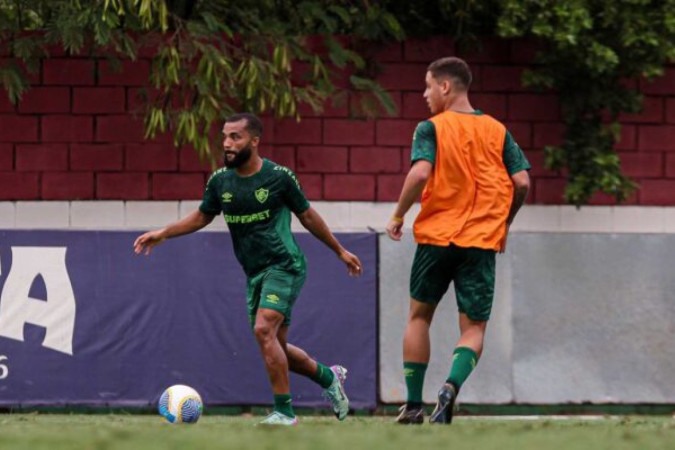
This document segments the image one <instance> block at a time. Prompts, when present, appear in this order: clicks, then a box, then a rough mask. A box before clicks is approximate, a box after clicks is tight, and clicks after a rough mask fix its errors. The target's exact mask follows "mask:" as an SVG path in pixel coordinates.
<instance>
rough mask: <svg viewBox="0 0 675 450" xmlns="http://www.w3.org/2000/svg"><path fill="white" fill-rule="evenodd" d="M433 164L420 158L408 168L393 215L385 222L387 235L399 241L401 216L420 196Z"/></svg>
mask: <svg viewBox="0 0 675 450" xmlns="http://www.w3.org/2000/svg"><path fill="white" fill-rule="evenodd" d="M433 168H434V166H433V165H432V164H431V162H429V161H427V160H424V159H420V160H417V161H415V163H414V164H413V165H412V167H411V168H410V171H409V172H408V175H407V176H406V177H405V181H404V183H403V189H402V190H401V195H400V197H399V199H398V205H397V206H396V211H394V215H393V216H392V217H391V219H389V223H388V224H387V235H388V236H389V237H390V238H391V239H393V240H395V241H400V240H401V236H402V235H403V231H402V229H403V218H404V217H405V215H406V213H407V212H408V210H409V209H410V207H411V206H412V205H413V203H415V201H417V199H418V198H420V195H422V191H423V190H424V186H425V185H426V184H427V180H428V179H429V177H430V176H431V173H432V171H433Z"/></svg>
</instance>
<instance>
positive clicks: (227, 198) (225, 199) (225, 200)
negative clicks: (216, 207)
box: [221, 192, 232, 203]
mask: <svg viewBox="0 0 675 450" xmlns="http://www.w3.org/2000/svg"><path fill="white" fill-rule="evenodd" d="M221 198H222V199H223V203H230V202H232V194H231V193H229V192H225V193H224V194H223V196H222V197H221Z"/></svg>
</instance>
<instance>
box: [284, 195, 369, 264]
mask: <svg viewBox="0 0 675 450" xmlns="http://www.w3.org/2000/svg"><path fill="white" fill-rule="evenodd" d="M297 217H298V219H299V220H300V223H301V224H302V226H303V227H305V228H306V229H307V231H309V232H310V233H312V234H313V235H314V236H316V238H317V239H319V240H320V241H321V242H323V243H324V244H326V246H327V247H328V248H330V249H331V250H333V251H334V252H335V254H336V255H338V258H340V260H341V261H342V262H344V263H345V264H346V265H347V271H348V272H349V275H351V276H358V275H361V272H362V271H363V266H362V265H361V261H360V260H359V258H358V257H357V256H356V255H354V254H353V253H350V252H348V251H347V250H346V249H345V248H344V247H343V246H342V245H341V244H340V242H339V241H338V240H337V239H336V237H335V236H334V235H333V233H332V232H331V231H330V229H329V228H328V225H326V222H325V221H324V220H323V218H322V217H321V215H319V213H318V212H316V210H315V209H314V208H312V207H311V206H310V207H309V209H307V211H305V212H303V213H302V214H298V215H297Z"/></svg>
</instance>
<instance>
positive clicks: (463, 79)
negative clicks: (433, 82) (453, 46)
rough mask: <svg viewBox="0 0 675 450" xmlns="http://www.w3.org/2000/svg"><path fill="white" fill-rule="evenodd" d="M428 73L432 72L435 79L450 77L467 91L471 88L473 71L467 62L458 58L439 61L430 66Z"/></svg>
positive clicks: (449, 57)
mask: <svg viewBox="0 0 675 450" xmlns="http://www.w3.org/2000/svg"><path fill="white" fill-rule="evenodd" d="M427 71H429V72H431V75H432V76H433V77H434V78H439V77H450V78H452V79H453V80H454V81H455V83H459V84H460V85H462V86H463V87H464V89H466V90H469V86H471V79H472V77H471V69H470V68H469V65H468V64H467V63H466V61H464V60H463V59H461V58H457V57H456V56H447V57H445V58H440V59H437V60H436V61H434V62H432V63H431V64H429V67H428V68H427Z"/></svg>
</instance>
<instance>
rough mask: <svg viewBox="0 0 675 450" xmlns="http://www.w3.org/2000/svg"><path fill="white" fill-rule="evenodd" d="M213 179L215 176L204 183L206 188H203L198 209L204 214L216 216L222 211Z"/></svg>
mask: <svg viewBox="0 0 675 450" xmlns="http://www.w3.org/2000/svg"><path fill="white" fill-rule="evenodd" d="M214 179H215V177H213V176H212V177H211V178H210V179H209V181H208V182H207V183H206V189H205V190H204V195H203V196H202V203H201V204H200V205H199V210H200V211H201V212H203V213H204V214H210V215H212V216H217V215H219V214H220V213H221V212H222V208H221V206H220V198H218V192H217V191H216V187H215V182H214Z"/></svg>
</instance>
